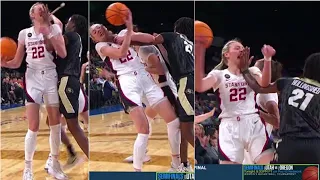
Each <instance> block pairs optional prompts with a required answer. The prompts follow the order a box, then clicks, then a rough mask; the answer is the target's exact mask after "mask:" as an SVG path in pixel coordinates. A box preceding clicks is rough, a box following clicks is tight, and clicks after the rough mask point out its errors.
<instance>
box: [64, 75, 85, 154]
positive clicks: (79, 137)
mask: <svg viewBox="0 0 320 180" xmlns="http://www.w3.org/2000/svg"><path fill="white" fill-rule="evenodd" d="M79 93H80V83H79V82H78V80H77V79H76V78H74V77H67V76H66V77H62V78H61V80H60V84H59V96H60V100H61V106H60V111H61V112H62V114H63V116H64V117H65V118H66V121H67V124H68V129H69V131H70V132H71V134H72V135H73V137H74V138H75V140H76V141H77V143H78V145H79V146H80V148H81V149H82V151H83V152H84V153H85V154H86V156H87V157H89V144H88V138H87V137H86V135H85V134H84V132H83V130H82V129H81V127H80V125H79V121H78V114H79Z"/></svg>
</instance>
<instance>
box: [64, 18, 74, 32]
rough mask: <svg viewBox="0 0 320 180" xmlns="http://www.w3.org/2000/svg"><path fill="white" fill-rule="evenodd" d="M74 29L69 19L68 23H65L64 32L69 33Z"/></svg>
mask: <svg viewBox="0 0 320 180" xmlns="http://www.w3.org/2000/svg"><path fill="white" fill-rule="evenodd" d="M74 29H75V24H74V23H73V21H72V20H71V18H69V20H68V22H67V24H66V26H65V30H66V31H67V32H70V31H74Z"/></svg>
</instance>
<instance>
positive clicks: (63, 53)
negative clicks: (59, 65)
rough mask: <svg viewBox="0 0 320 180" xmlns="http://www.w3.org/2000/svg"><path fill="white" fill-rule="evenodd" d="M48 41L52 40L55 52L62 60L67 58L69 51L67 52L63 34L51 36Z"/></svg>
mask: <svg viewBox="0 0 320 180" xmlns="http://www.w3.org/2000/svg"><path fill="white" fill-rule="evenodd" d="M48 39H49V40H50V42H51V44H52V46H53V48H54V50H55V51H56V53H57V54H58V56H59V57H61V58H65V57H67V50H66V46H65V42H64V38H63V36H62V35H61V34H60V35H56V36H53V37H50V36H49V37H48Z"/></svg>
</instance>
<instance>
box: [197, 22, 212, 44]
mask: <svg viewBox="0 0 320 180" xmlns="http://www.w3.org/2000/svg"><path fill="white" fill-rule="evenodd" d="M194 32H195V36H196V38H197V37H201V38H202V39H203V40H204V41H205V42H204V44H205V45H206V48H208V47H209V46H210V45H211V43H212V40H213V32H212V30H211V28H210V27H209V26H208V25H207V24H206V23H204V22H201V21H195V22H194Z"/></svg>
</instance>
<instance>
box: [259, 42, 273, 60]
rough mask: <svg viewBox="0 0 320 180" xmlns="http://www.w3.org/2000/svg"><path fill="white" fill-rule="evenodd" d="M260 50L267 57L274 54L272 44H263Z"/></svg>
mask: <svg viewBox="0 0 320 180" xmlns="http://www.w3.org/2000/svg"><path fill="white" fill-rule="evenodd" d="M261 52H262V54H263V56H264V57H265V58H267V59H270V58H271V57H272V56H274V55H275V54H276V50H275V49H274V48H273V47H272V46H270V45H266V44H265V45H263V47H262V48H261Z"/></svg>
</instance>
